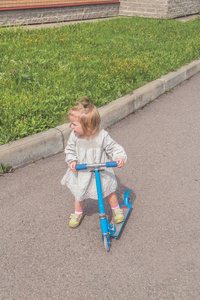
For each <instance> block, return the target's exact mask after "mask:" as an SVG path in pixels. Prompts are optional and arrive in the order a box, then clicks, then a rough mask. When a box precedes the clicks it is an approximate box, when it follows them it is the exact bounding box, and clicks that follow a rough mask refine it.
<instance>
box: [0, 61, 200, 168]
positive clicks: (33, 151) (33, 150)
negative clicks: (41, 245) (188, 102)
mask: <svg viewBox="0 0 200 300" xmlns="http://www.w3.org/2000/svg"><path fill="white" fill-rule="evenodd" d="M198 72H200V59H199V60H196V61H193V62H191V63H190V64H188V65H186V66H184V67H182V68H181V69H179V70H178V71H176V72H171V73H169V74H167V75H165V76H162V77H161V78H159V79H157V80H155V81H152V82H150V83H148V84H146V85H144V86H143V87H141V88H139V89H137V90H135V91H133V92H132V93H130V94H128V95H125V96H123V97H121V98H119V99H117V100H115V101H113V102H111V103H109V104H107V105H105V106H103V107H101V108H99V112H100V115H101V119H102V128H108V127H110V126H111V125H113V124H115V123H117V122H119V121H120V120H122V119H124V118H125V117H127V116H128V115H130V114H132V113H134V112H135V111H137V110H138V109H140V108H142V107H144V106H145V105H146V104H148V103H149V102H151V101H153V100H155V99H156V98H158V97H159V96H161V95H162V94H164V93H165V92H167V91H169V90H170V89H172V88H174V87H175V86H177V85H179V84H180V83H182V82H184V81H185V80H187V79H189V78H190V77H192V76H193V75H195V74H197V73H198ZM70 132H71V129H70V128H69V123H67V124H63V125H60V126H58V127H55V128H53V129H50V130H47V131H44V132H40V133H37V134H34V135H32V136H29V137H25V138H23V139H21V140H17V141H14V142H11V143H8V144H5V145H2V146H0V163H3V164H4V165H6V164H10V165H11V166H12V167H13V168H17V167H21V166H24V165H26V164H28V163H30V162H32V161H37V160H39V159H42V158H46V157H49V156H52V155H54V154H57V153H60V152H63V151H64V149H65V147H66V144H67V140H68V138H69V135H70Z"/></svg>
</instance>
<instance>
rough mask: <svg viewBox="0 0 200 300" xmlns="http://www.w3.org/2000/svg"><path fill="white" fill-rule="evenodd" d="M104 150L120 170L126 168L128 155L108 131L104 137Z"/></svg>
mask: <svg viewBox="0 0 200 300" xmlns="http://www.w3.org/2000/svg"><path fill="white" fill-rule="evenodd" d="M104 149H105V152H106V154H107V155H108V156H109V157H111V158H112V160H114V161H116V163H117V166H118V168H121V167H123V166H124V164H125V162H126V160H127V155H126V152H125V150H124V148H123V147H122V146H121V145H119V144H118V143H117V142H115V141H114V140H113V139H112V138H111V137H110V135H109V133H108V132H106V131H105V137H104Z"/></svg>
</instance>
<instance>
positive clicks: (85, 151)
mask: <svg viewBox="0 0 200 300" xmlns="http://www.w3.org/2000/svg"><path fill="white" fill-rule="evenodd" d="M80 100H81V101H80V102H79V103H78V104H76V105H75V106H74V107H72V108H71V109H70V110H69V113H68V115H69V118H70V122H71V128H72V133H71V135H70V137H69V140H68V144H67V147H66V148H65V153H66V162H67V164H68V166H69V168H68V170H67V173H66V174H65V176H64V177H63V179H62V181H61V183H62V184H63V185H66V186H67V187H68V188H69V189H70V191H71V192H72V194H73V195H74V197H75V201H74V208H75V213H74V214H71V216H70V221H69V226H70V227H72V228H76V227H78V226H79V224H80V222H81V220H82V218H83V206H84V202H85V199H87V198H92V199H96V200H97V199H98V198H97V190H96V181H95V176H94V173H93V172H89V171H87V170H81V171H76V164H83V163H86V164H95V163H105V162H107V161H108V160H114V161H116V162H117V166H118V168H121V167H123V166H124V163H125V162H126V159H127V156H126V153H125V151H124V149H123V148H122V146H120V145H119V144H117V143H116V142H115V141H114V140H113V139H112V138H111V137H110V135H109V134H108V132H107V131H105V130H103V129H102V130H100V123H101V119H100V115H99V112H98V110H97V108H96V107H95V106H94V105H93V104H92V103H90V101H89V99H88V98H87V97H82V98H81V99H80ZM101 186H102V193H103V197H104V198H106V199H107V201H108V203H109V204H110V206H111V208H112V211H113V216H114V221H115V222H116V223H120V222H123V221H124V215H123V211H122V210H121V209H120V208H119V203H118V200H117V197H116V194H115V191H116V188H117V181H116V177H115V175H114V172H113V169H112V168H109V169H106V170H105V171H104V172H102V173H101Z"/></svg>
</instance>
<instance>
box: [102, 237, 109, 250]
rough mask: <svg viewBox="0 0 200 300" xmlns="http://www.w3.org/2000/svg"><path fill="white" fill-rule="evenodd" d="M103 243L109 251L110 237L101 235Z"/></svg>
mask: <svg viewBox="0 0 200 300" xmlns="http://www.w3.org/2000/svg"><path fill="white" fill-rule="evenodd" d="M103 244H104V247H105V249H106V251H107V252H109V251H110V238H109V237H108V236H107V235H104V237H103Z"/></svg>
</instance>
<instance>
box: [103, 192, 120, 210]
mask: <svg viewBox="0 0 200 300" xmlns="http://www.w3.org/2000/svg"><path fill="white" fill-rule="evenodd" d="M106 199H107V201H108V203H109V204H110V206H111V207H116V206H119V202H118V200H117V196H116V194H115V193H112V194H110V195H109V196H107V197H106Z"/></svg>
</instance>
